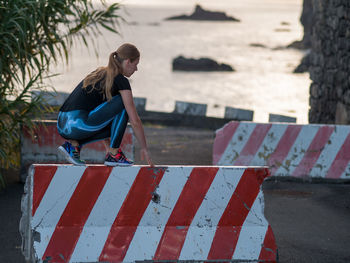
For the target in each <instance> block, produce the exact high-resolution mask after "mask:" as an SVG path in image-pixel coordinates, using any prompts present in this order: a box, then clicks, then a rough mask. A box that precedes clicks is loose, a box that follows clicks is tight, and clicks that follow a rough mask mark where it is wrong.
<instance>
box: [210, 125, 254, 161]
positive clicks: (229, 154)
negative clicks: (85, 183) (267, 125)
mask: <svg viewBox="0 0 350 263" xmlns="http://www.w3.org/2000/svg"><path fill="white" fill-rule="evenodd" d="M255 127H256V124H255V123H240V124H239V126H238V127H237V129H236V132H235V133H234V135H233V136H232V138H231V140H230V142H229V143H228V145H227V146H226V149H225V151H224V153H223V155H222V156H221V158H220V160H219V161H218V164H217V165H233V163H234V161H235V160H236V159H237V158H238V156H239V154H240V153H241V151H242V149H243V147H244V146H245V145H246V143H247V141H248V139H249V137H250V135H251V133H252V132H253V130H254V128H255Z"/></svg>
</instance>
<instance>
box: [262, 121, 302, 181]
mask: <svg viewBox="0 0 350 263" xmlns="http://www.w3.org/2000/svg"><path fill="white" fill-rule="evenodd" d="M301 128H302V126H301V125H288V127H287V129H286V131H285V132H284V134H283V136H282V138H281V139H280V141H279V142H278V144H277V146H276V149H275V151H274V152H273V153H272V154H271V156H270V158H269V160H268V166H269V167H270V171H271V175H274V174H275V172H276V171H277V170H278V168H279V167H280V166H281V164H282V163H283V161H284V159H285V158H286V157H287V155H288V153H289V151H290V149H291V148H292V146H293V144H294V142H295V140H296V138H297V137H298V135H299V133H300V131H301Z"/></svg>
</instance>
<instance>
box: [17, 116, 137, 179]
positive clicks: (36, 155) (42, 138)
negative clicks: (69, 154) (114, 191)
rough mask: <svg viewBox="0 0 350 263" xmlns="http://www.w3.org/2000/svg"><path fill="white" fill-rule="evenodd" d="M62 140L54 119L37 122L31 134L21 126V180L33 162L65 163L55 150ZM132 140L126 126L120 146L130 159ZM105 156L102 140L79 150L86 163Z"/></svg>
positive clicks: (102, 160)
mask: <svg viewBox="0 0 350 263" xmlns="http://www.w3.org/2000/svg"><path fill="white" fill-rule="evenodd" d="M33 135H34V136H33ZM64 141H65V140H64V139H63V138H62V137H61V136H60V135H59V134H58V131H57V122H56V121H48V120H47V121H40V122H37V127H36V128H35V130H34V134H31V133H30V132H29V130H28V128H27V127H23V128H22V134H21V180H22V181H23V182H24V181H25V177H26V175H27V171H28V167H29V166H30V165H31V164H33V163H67V161H66V160H65V158H64V157H63V156H62V155H61V154H59V153H58V151H57V147H58V146H60V145H61V144H63V143H64ZM134 141H135V139H134V136H133V133H132V129H131V127H127V129H126V131H125V134H124V137H123V140H122V143H121V148H122V149H123V152H124V153H125V155H126V156H127V157H128V158H130V159H131V160H133V159H134ZM105 156H106V150H105V147H104V144H103V142H102V141H98V142H93V143H89V144H87V145H85V146H84V147H83V149H82V151H81V158H82V159H83V160H85V161H87V162H88V163H103V162H104V158H105Z"/></svg>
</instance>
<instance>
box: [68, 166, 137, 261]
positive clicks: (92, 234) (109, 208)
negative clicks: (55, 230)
mask: <svg viewBox="0 0 350 263" xmlns="http://www.w3.org/2000/svg"><path fill="white" fill-rule="evenodd" d="M139 170H140V168H139V167H128V168H125V167H115V168H113V170H112V172H111V174H110V175H109V178H108V179H107V181H106V184H105V186H104V188H103V190H102V192H101V194H100V195H99V197H98V199H97V201H96V203H95V206H94V207H93V209H92V210H91V213H90V215H89V217H88V219H87V221H86V223H85V225H84V228H83V231H82V232H81V235H80V237H79V240H78V242H77V245H76V247H75V249H74V252H73V254H72V257H71V262H98V261H99V256H100V254H101V252H102V250H103V247H104V244H105V242H106V240H107V237H108V234H109V232H110V229H111V227H112V224H113V222H114V220H115V218H116V217H117V215H118V212H119V210H120V208H121V206H122V204H123V202H124V200H125V198H126V196H127V194H128V192H129V190H130V188H131V186H132V184H133V182H134V180H135V178H136V176H137V174H138V172H139Z"/></svg>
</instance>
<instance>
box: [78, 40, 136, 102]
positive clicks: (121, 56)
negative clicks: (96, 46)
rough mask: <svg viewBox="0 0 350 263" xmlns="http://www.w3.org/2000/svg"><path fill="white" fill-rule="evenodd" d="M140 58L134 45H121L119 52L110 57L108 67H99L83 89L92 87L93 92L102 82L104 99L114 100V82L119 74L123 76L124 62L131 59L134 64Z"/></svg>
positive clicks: (85, 81)
mask: <svg viewBox="0 0 350 263" xmlns="http://www.w3.org/2000/svg"><path fill="white" fill-rule="evenodd" d="M139 57H140V52H139V50H138V49H137V48H136V47H135V46H134V45H132V44H129V43H125V44H123V45H121V46H120V47H119V48H118V49H117V51H115V52H113V53H111V54H110V55H109V60H108V65H107V67H99V68H97V69H96V70H95V71H93V72H91V73H90V74H89V75H87V76H86V77H85V79H84V81H83V89H86V87H88V86H90V85H91V86H92V89H91V90H93V89H95V85H96V83H97V82H99V81H101V82H100V88H101V89H102V91H103V94H104V98H106V99H107V100H110V99H112V87H113V81H114V78H115V77H116V76H117V75H118V74H119V73H121V74H123V68H122V62H123V60H125V59H130V62H134V61H135V60H136V59H138V58H139Z"/></svg>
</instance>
